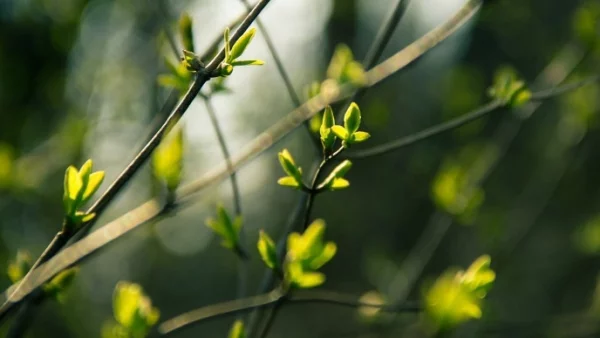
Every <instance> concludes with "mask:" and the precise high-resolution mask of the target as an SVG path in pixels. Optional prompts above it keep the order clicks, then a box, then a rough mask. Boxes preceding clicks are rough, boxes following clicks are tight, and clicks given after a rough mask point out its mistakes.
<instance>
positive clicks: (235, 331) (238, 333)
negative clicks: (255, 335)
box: [227, 319, 246, 338]
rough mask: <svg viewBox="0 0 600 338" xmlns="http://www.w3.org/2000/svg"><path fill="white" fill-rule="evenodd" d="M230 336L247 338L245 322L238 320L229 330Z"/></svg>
mask: <svg viewBox="0 0 600 338" xmlns="http://www.w3.org/2000/svg"><path fill="white" fill-rule="evenodd" d="M227 337H228V338H246V330H245V329H244V322H243V321H241V320H239V319H238V320H236V321H235V322H233V325H232V326H231V330H229V335H228V336H227Z"/></svg>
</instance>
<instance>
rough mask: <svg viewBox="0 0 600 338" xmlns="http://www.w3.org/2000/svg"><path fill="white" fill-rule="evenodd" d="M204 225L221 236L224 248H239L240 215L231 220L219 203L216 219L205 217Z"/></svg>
mask: <svg viewBox="0 0 600 338" xmlns="http://www.w3.org/2000/svg"><path fill="white" fill-rule="evenodd" d="M206 225H207V226H208V227H209V228H211V229H212V230H213V231H214V232H215V233H217V234H218V235H219V236H220V237H221V239H222V242H221V245H223V246H224V247H225V248H228V249H231V250H234V249H239V240H240V230H241V228H242V219H241V217H240V216H238V217H236V219H235V220H234V221H232V220H231V217H229V215H228V214H227V210H225V208H224V207H223V205H221V204H219V205H218V206H217V219H212V218H209V219H207V220H206Z"/></svg>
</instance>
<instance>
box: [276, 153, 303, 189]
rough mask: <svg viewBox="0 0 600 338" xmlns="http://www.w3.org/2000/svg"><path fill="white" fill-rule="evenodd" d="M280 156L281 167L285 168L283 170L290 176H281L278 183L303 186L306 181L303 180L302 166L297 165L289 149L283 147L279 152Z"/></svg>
mask: <svg viewBox="0 0 600 338" xmlns="http://www.w3.org/2000/svg"><path fill="white" fill-rule="evenodd" d="M278 157H279V163H280V164H281V168H283V171H284V172H285V173H286V174H288V176H285V177H282V178H280V179H279V180H278V181H277V183H278V184H279V185H282V186H287V187H292V188H296V189H301V188H303V187H304V183H303V182H302V168H300V167H298V166H296V163H295V162H294V158H293V157H292V154H290V152H289V151H288V150H287V149H283V150H282V151H281V152H280V153H279V155H278Z"/></svg>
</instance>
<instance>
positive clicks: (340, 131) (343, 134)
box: [331, 126, 349, 141]
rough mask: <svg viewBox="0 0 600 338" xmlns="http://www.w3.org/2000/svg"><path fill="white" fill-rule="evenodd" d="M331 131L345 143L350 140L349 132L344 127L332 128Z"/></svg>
mask: <svg viewBox="0 0 600 338" xmlns="http://www.w3.org/2000/svg"><path fill="white" fill-rule="evenodd" d="M331 131H332V132H333V133H334V134H335V136H337V137H338V138H339V139H341V140H344V141H345V140H347V139H348V136H349V134H348V131H347V130H346V128H344V127H342V126H333V127H331Z"/></svg>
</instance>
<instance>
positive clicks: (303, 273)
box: [257, 219, 337, 288]
mask: <svg viewBox="0 0 600 338" xmlns="http://www.w3.org/2000/svg"><path fill="white" fill-rule="evenodd" d="M324 232H325V222H324V221H323V220H320V219H319V220H316V221H314V222H313V223H312V224H311V225H310V226H309V227H308V228H307V229H306V231H305V232H304V233H303V234H299V233H296V232H294V233H291V234H290V235H289V236H288V241H287V254H286V258H285V261H284V263H283V271H281V269H280V266H279V258H278V257H277V251H276V248H275V244H274V242H273V240H272V239H271V238H270V237H269V235H267V234H266V233H265V232H263V231H261V232H260V236H259V240H258V245H257V247H258V251H259V253H260V256H261V258H262V260H263V261H264V262H265V264H266V265H267V267H269V268H270V269H273V270H275V271H278V272H283V278H284V282H285V284H286V285H288V286H290V287H293V288H312V287H315V286H319V285H321V284H323V283H324V282H325V275H324V274H323V273H321V272H318V271H317V270H318V269H320V268H321V267H322V266H323V265H325V264H326V263H327V262H329V261H330V260H331V259H332V258H333V256H335V253H336V251H337V246H336V245H335V243H333V242H326V243H325V242H324V241H323V234H324Z"/></svg>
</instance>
